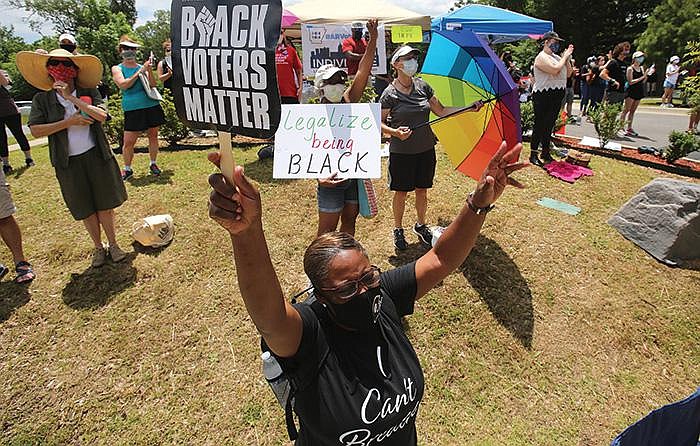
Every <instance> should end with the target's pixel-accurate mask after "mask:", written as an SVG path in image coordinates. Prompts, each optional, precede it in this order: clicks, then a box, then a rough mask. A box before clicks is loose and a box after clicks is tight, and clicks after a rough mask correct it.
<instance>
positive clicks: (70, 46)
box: [59, 43, 77, 53]
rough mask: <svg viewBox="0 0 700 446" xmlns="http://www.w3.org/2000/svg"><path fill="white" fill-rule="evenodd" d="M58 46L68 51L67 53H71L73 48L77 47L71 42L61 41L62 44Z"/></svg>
mask: <svg viewBox="0 0 700 446" xmlns="http://www.w3.org/2000/svg"><path fill="white" fill-rule="evenodd" d="M59 46H60V47H61V48H62V49H64V50H66V51H68V52H69V53H72V52H73V51H75V49H76V48H77V47H76V46H75V45H73V44H72V43H62V44H60V45H59Z"/></svg>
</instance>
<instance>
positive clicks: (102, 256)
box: [92, 248, 107, 268]
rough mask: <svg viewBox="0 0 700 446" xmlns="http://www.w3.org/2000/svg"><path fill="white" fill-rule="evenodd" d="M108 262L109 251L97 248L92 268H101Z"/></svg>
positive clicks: (93, 255) (94, 252)
mask: <svg viewBox="0 0 700 446" xmlns="http://www.w3.org/2000/svg"><path fill="white" fill-rule="evenodd" d="M106 261H107V251H106V250H105V249H104V248H95V250H94V251H93V252H92V267H93V268H99V267H100V266H102V265H104V264H105V262H106Z"/></svg>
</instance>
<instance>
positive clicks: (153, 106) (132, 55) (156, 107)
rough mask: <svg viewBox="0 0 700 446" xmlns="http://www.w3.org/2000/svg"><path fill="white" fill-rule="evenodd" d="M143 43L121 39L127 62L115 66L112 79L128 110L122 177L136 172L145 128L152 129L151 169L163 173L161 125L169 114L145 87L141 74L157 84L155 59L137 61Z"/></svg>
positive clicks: (150, 137) (119, 49)
mask: <svg viewBox="0 0 700 446" xmlns="http://www.w3.org/2000/svg"><path fill="white" fill-rule="evenodd" d="M140 47H141V45H139V44H138V43H136V42H134V41H133V40H131V39H129V38H128V37H126V36H123V37H122V38H121V39H120V40H119V47H118V51H119V54H120V55H121V57H122V60H123V62H122V63H120V64H119V65H115V66H113V67H112V79H114V83H115V84H117V86H118V87H119V88H120V89H121V91H122V110H124V145H123V147H122V156H123V157H124V170H123V171H122V179H124V180H126V179H128V178H131V176H133V175H134V172H133V170H132V169H131V161H132V160H133V159H134V145H135V144H136V139H137V138H138V137H139V135H140V134H141V133H142V132H143V131H147V132H148V154H149V156H150V158H151V165H150V170H151V173H152V174H153V175H160V169H159V168H158V165H157V164H156V158H157V157H158V128H159V127H160V126H161V125H162V124H163V123H164V122H165V115H164V114H163V109H162V108H161V107H160V103H159V102H158V101H156V100H154V99H151V98H149V97H148V95H147V94H146V91H145V90H144V89H143V85H142V84H141V81H140V79H139V74H141V73H142V72H143V73H146V75H147V76H148V80H149V83H150V85H151V87H155V85H156V80H155V78H154V76H153V70H152V68H151V61H150V60H147V61H146V62H144V63H143V65H139V64H138V63H136V49H137V48H140Z"/></svg>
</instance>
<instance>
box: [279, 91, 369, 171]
mask: <svg viewBox="0 0 700 446" xmlns="http://www.w3.org/2000/svg"><path fill="white" fill-rule="evenodd" d="M334 173H335V174H337V177H338V178H380V177H381V175H382V172H381V109H380V106H379V104H377V103H373V104H367V103H366V104H304V105H282V117H281V120H280V125H279V128H278V129H277V134H276V135H275V159H274V164H273V168H272V177H273V178H328V177H330V176H331V175H333V174H334Z"/></svg>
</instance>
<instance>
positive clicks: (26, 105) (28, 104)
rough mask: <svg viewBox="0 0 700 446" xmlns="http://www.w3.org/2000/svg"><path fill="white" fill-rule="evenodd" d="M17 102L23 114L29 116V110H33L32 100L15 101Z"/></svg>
mask: <svg viewBox="0 0 700 446" xmlns="http://www.w3.org/2000/svg"><path fill="white" fill-rule="evenodd" d="M15 104H17V108H18V109H19V112H20V114H21V115H22V116H29V112H30V111H32V101H15Z"/></svg>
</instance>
